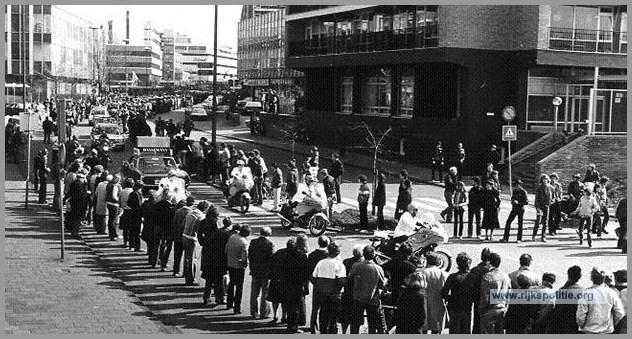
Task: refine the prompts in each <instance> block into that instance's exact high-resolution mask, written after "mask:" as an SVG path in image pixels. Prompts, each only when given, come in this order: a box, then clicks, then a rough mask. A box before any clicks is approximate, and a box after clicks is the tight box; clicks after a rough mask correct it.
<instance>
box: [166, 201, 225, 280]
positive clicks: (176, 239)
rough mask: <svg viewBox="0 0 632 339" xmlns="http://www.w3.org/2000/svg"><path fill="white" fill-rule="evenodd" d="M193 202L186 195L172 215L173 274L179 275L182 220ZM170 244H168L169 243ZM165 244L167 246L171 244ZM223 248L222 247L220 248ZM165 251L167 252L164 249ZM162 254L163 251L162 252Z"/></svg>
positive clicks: (190, 209)
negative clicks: (182, 203) (183, 201)
mask: <svg viewBox="0 0 632 339" xmlns="http://www.w3.org/2000/svg"><path fill="white" fill-rule="evenodd" d="M194 203H195V198H194V197H192V196H188V197H187V198H186V202H185V203H184V205H182V207H180V208H179V209H177V210H176V213H175V214H174V215H173V221H172V225H173V228H172V229H171V231H172V232H171V238H170V239H171V240H170V242H171V241H173V275H174V276H179V275H180V267H181V261H182V254H183V252H184V245H183V244H182V232H184V222H185V220H186V216H187V214H188V213H189V212H191V211H192V210H193V204H194ZM169 245H170V244H169ZM169 245H167V248H170V247H171V246H169ZM222 250H223V248H222ZM165 252H167V251H166V250H165ZM163 254H164V252H163Z"/></svg>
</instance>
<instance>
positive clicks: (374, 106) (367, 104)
mask: <svg viewBox="0 0 632 339" xmlns="http://www.w3.org/2000/svg"><path fill="white" fill-rule="evenodd" d="M353 80H354V77H353V76H344V77H342V81H341V86H340V111H341V112H343V113H352V112H353V83H354V81H353ZM392 80H393V75H392V72H391V70H388V69H380V70H379V71H378V72H377V73H376V74H373V75H365V76H363V77H362V79H361V90H360V93H361V103H362V106H361V107H362V108H361V109H362V113H365V114H378V115H391V109H392V95H393V91H392ZM398 84H399V86H398V89H397V90H398V92H399V93H398V94H399V95H398V98H399V100H398V101H399V102H398V105H396V107H397V108H396V109H397V111H396V112H394V113H395V114H393V115H396V116H401V117H412V115H413V107H414V102H415V101H414V100H415V99H414V94H415V91H414V87H415V76H414V72H413V70H412V69H411V70H408V71H405V72H403V73H402V74H401V75H399V76H398Z"/></svg>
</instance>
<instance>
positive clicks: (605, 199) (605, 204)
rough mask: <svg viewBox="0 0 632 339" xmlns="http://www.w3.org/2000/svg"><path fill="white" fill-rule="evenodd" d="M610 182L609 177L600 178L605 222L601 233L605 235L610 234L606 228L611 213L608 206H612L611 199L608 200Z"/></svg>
mask: <svg viewBox="0 0 632 339" xmlns="http://www.w3.org/2000/svg"><path fill="white" fill-rule="evenodd" d="M608 181H610V179H609V178H608V177H607V176H605V175H604V176H602V177H601V178H599V186H601V193H600V196H601V199H600V200H601V202H602V204H601V205H600V207H601V215H602V216H603V220H602V221H601V232H602V233H604V234H608V231H607V230H606V226H608V221H610V212H608V205H610V198H608Z"/></svg>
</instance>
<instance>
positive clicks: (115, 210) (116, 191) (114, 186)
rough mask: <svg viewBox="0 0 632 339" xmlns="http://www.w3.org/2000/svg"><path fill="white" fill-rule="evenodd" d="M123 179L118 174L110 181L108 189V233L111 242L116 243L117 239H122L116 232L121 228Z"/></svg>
mask: <svg viewBox="0 0 632 339" xmlns="http://www.w3.org/2000/svg"><path fill="white" fill-rule="evenodd" d="M120 182H121V177H120V176H119V175H118V174H116V175H114V177H113V178H112V180H110V182H109V183H108V185H107V187H106V202H107V209H108V233H109V235H110V240H111V241H116V240H117V239H122V238H123V237H121V236H120V235H118V234H117V232H116V230H117V228H118V227H119V217H120V211H119V197H120V194H121V191H122V188H121V184H120Z"/></svg>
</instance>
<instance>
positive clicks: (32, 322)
mask: <svg viewBox="0 0 632 339" xmlns="http://www.w3.org/2000/svg"><path fill="white" fill-rule="evenodd" d="M5 171H6V172H5V173H6V174H5V190H6V191H5V213H6V214H5V218H6V219H5V220H6V221H7V223H6V226H5V229H4V230H5V238H4V239H5V272H6V275H5V277H6V278H5V279H6V280H5V334H18V333H20V334H21V333H33V334H40V333H108V334H109V333H125V334H136V333H152V334H153V333H170V334H173V333H180V331H179V330H178V329H177V328H174V327H170V326H165V325H163V324H162V323H160V322H158V321H156V320H154V319H153V314H152V312H150V311H149V310H148V309H147V308H146V307H145V306H144V305H143V304H142V303H141V302H140V300H139V299H138V298H136V297H135V296H134V294H132V293H130V291H129V289H128V287H127V286H125V284H124V283H123V282H122V281H121V280H120V279H118V278H117V277H116V276H115V275H114V274H113V273H112V272H111V271H109V270H108V269H107V268H105V267H104V265H103V264H102V262H101V261H100V259H99V257H98V256H96V255H95V253H94V252H93V251H92V249H91V248H90V247H88V246H86V244H85V243H84V242H83V241H79V240H75V239H72V238H71V239H67V240H66V243H65V249H66V253H65V260H64V261H63V262H62V261H61V260H60V243H61V235H60V230H59V228H60V224H59V222H58V220H59V219H58V217H57V216H56V215H55V214H54V213H53V212H52V211H51V210H50V209H49V207H47V206H43V205H39V204H37V203H36V201H37V196H36V194H35V193H32V194H29V197H30V199H29V209H28V210H27V209H24V179H23V177H22V176H21V175H20V174H19V170H18V166H17V165H15V164H12V163H11V164H10V163H5ZM49 193H50V194H49V199H48V200H49V201H52V185H49Z"/></svg>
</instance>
